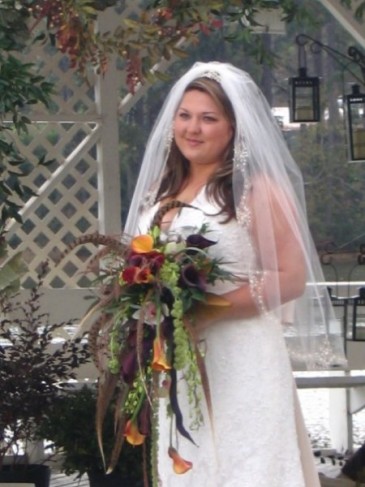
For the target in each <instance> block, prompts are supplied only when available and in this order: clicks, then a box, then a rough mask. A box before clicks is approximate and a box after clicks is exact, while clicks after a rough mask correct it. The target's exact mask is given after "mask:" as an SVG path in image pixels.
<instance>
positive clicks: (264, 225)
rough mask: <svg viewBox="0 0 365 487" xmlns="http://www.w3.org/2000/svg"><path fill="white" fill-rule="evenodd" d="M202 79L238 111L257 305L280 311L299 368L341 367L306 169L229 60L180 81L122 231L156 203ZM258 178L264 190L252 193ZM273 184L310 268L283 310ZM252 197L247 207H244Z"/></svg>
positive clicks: (237, 186)
mask: <svg viewBox="0 0 365 487" xmlns="http://www.w3.org/2000/svg"><path fill="white" fill-rule="evenodd" d="M200 77H209V78H212V79H215V80H216V81H217V82H219V83H220V85H221V87H222V88H223V90H224V91H225V93H226V94H227V96H228V98H229V100H230V101H231V104H232V107H233V109H234V113H235V118H236V129H235V140H234V160H233V173H232V184H233V191H234V200H235V207H236V215H237V219H238V221H239V223H240V224H241V225H250V221H251V219H252V218H256V221H257V220H258V219H259V221H258V224H257V227H258V228H257V235H256V238H255V252H256V255H257V261H258V262H259V263H260V264H259V265H258V266H257V265H256V266H255V268H252V269H251V270H250V271H249V276H248V278H249V281H250V285H251V290H252V293H253V295H254V297H255V299H256V300H257V303H258V306H259V307H261V308H262V310H261V311H262V312H263V313H265V308H266V309H271V310H275V312H276V313H277V314H278V315H279V316H280V319H281V320H282V322H283V331H284V333H285V335H286V338H287V344H288V350H289V353H290V356H291V358H292V360H293V361H294V362H295V366H297V367H306V368H327V367H338V366H344V365H345V364H346V360H345V357H344V352H343V348H344V347H343V330H342V329H341V325H340V323H339V322H338V321H336V319H335V317H334V313H333V308H332V306H331V301H330V298H329V295H328V291H327V287H326V285H325V283H324V278H323V274H322V270H321V267H320V263H319V259H318V257H317V252H316V249H315V247H314V244H313V241H312V238H311V235H310V232H309V228H308V223H307V216H306V206H305V195H304V187H303V181H302V176H301V172H300V170H299V168H298V166H297V164H296V163H295V161H294V160H293V158H292V156H291V154H290V152H289V150H288V148H287V145H286V143H285V140H284V138H283V136H282V133H281V131H280V128H279V126H278V124H277V123H276V121H275V119H274V118H273V116H272V113H271V109H270V106H269V105H268V103H267V101H266V99H265V97H264V96H263V94H262V93H261V91H260V89H259V88H258V86H257V85H256V84H255V83H254V81H253V80H252V78H251V77H250V76H249V75H248V74H247V73H246V72H244V71H242V70H240V69H238V68H236V67H234V66H232V65H230V64H226V63H217V62H209V63H195V64H194V65H193V67H192V68H191V69H190V70H189V71H188V72H187V73H186V74H185V75H183V76H182V77H181V78H180V79H179V80H178V81H177V82H176V83H175V85H174V86H173V88H172V89H171V91H170V93H169V95H168V97H167V99H166V101H165V103H164V106H163V107H162V110H161V112H160V115H159V117H158V119H157V121H156V123H155V126H154V128H153V130H152V133H151V135H150V138H149V140H148V143H147V147H146V151H145V155H144V159H143V162H142V166H141V170H140V175H139V179H138V182H137V185H136V189H135V192H134V196H133V199H132V203H131V207H130V211H129V214H128V219H127V223H126V228H125V231H126V233H128V234H134V233H135V232H136V223H137V221H138V215H139V213H140V211H141V210H142V208H146V207H148V206H151V205H152V204H154V202H155V197H156V193H157V189H158V187H159V182H160V181H161V178H162V176H163V173H164V168H165V164H166V160H167V156H168V153H169V149H170V142H171V140H170V139H171V137H170V134H171V130H172V125H173V118H174V115H175V112H176V110H177V108H178V105H179V103H180V100H181V98H182V96H183V94H184V91H185V88H186V87H187V85H188V84H189V83H190V82H191V81H193V80H194V79H196V78H200ZM258 177H260V186H259V189H260V190H259V191H257V190H256V191H255V190H253V189H254V188H255V181H256V180H257V179H258ZM273 186H274V187H275V188H276V193H277V195H278V196H277V201H276V204H277V205H279V206H280V209H281V212H282V213H283V214H284V215H285V218H286V220H287V224H288V225H290V228H291V230H292V232H293V234H294V235H295V237H296V238H297V240H298V241H299V242H300V245H301V247H302V253H303V255H304V259H305V265H306V271H307V285H306V289H305V292H304V294H303V295H302V296H301V297H300V298H299V299H296V300H295V301H294V302H291V303H288V304H286V305H285V306H281V303H282V299H281V292H280V287H279V281H278V278H277V275H278V274H277V272H276V273H275V270H276V271H278V261H277V255H278V250H277V248H276V242H275V238H274V231H273V219H274V218H275V214H274V213H273V212H272V208H273V205H272V187H273ZM248 198H249V199H250V205H248V204H247V200H248ZM267 271H269V273H267ZM268 276H269V277H268ZM275 276H276V277H275ZM268 287H269V288H270V292H269V293H268V294H269V297H267V296H266V293H265V301H266V303H265V304H266V305H265V306H264V302H263V299H262V291H263V289H264V288H268ZM268 300H269V302H268Z"/></svg>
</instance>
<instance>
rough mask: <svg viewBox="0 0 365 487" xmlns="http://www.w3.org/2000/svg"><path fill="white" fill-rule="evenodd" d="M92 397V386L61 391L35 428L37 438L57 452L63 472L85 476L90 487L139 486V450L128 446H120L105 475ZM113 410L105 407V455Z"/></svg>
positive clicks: (140, 457)
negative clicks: (109, 469) (113, 462)
mask: <svg viewBox="0 0 365 487" xmlns="http://www.w3.org/2000/svg"><path fill="white" fill-rule="evenodd" d="M96 397H97V394H96V387H95V386H92V385H83V386H82V387H77V386H76V387H75V388H74V389H72V390H65V391H62V392H61V393H60V395H59V397H58V399H57V401H55V402H53V404H52V406H51V408H49V409H48V412H47V415H46V418H45V420H44V421H42V423H41V424H40V427H39V428H38V434H39V437H40V438H46V439H48V440H50V441H51V442H52V445H51V446H52V447H54V448H55V450H56V451H57V452H59V453H60V461H61V467H60V468H61V470H62V471H63V472H65V473H66V474H67V475H71V474H74V473H76V474H77V477H78V478H80V477H81V476H83V475H84V474H87V475H88V477H89V482H90V487H123V486H125V487H140V486H141V487H142V485H143V479H142V477H143V473H142V455H141V451H140V449H137V448H133V447H132V446H131V445H128V444H125V445H123V449H122V454H121V455H120V457H119V462H118V463H117V466H116V468H115V470H114V471H113V472H112V473H111V474H105V472H104V464H103V460H102V456H101V453H100V449H99V445H98V441H97V435H96V429H95V422H96V421H95V413H96ZM113 408H114V406H113V405H111V406H110V407H109V409H108V411H107V415H106V419H105V423H104V439H105V442H104V451H105V454H106V456H108V455H110V453H111V450H112V447H113V434H114V411H113ZM108 439H109V441H108Z"/></svg>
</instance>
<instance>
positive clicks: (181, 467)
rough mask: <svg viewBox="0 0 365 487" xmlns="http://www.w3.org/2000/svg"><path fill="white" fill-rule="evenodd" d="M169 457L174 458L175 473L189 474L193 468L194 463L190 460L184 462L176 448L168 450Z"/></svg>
mask: <svg viewBox="0 0 365 487" xmlns="http://www.w3.org/2000/svg"><path fill="white" fill-rule="evenodd" d="M168 453H169V457H170V458H172V461H173V465H172V466H173V469H174V472H175V473H178V474H182V473H185V472H188V471H189V470H191V469H192V468H193V464H192V462H189V461H188V460H184V459H183V458H182V457H181V456H180V455H179V454H178V452H177V450H176V449H175V448H173V447H172V446H170V447H169V450H168Z"/></svg>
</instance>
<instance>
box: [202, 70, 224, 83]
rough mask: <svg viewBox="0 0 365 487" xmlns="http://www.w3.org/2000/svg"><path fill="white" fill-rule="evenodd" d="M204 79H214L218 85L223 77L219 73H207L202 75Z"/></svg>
mask: <svg viewBox="0 0 365 487" xmlns="http://www.w3.org/2000/svg"><path fill="white" fill-rule="evenodd" d="M202 77H203V78H209V79H213V80H214V81H216V82H217V83H220V82H221V75H220V74H219V73H218V71H206V72H205V73H203V74H202Z"/></svg>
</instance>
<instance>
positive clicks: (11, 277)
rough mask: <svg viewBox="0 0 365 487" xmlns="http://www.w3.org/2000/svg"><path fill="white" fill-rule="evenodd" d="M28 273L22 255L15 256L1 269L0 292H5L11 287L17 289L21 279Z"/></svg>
mask: <svg viewBox="0 0 365 487" xmlns="http://www.w3.org/2000/svg"><path fill="white" fill-rule="evenodd" d="M26 271H27V266H26V265H25V263H24V261H23V258H22V253H21V252H18V253H17V254H15V255H13V256H12V257H11V259H10V260H9V261H8V262H7V263H6V264H5V265H4V266H3V267H0V292H4V291H5V290H6V289H7V288H9V287H12V288H13V287H14V285H15V286H16V287H17V286H18V285H19V282H20V278H21V277H22V276H23V275H24V274H25V272H26Z"/></svg>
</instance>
